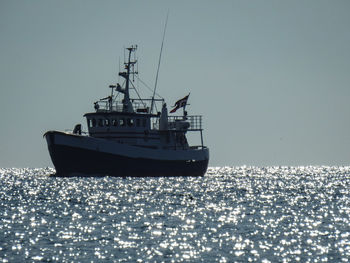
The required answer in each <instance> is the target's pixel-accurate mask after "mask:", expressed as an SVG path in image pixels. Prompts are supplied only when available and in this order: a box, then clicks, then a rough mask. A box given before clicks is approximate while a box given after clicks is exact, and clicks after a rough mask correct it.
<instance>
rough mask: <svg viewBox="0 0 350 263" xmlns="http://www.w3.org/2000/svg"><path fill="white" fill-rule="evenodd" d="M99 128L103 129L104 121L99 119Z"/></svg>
mask: <svg viewBox="0 0 350 263" xmlns="http://www.w3.org/2000/svg"><path fill="white" fill-rule="evenodd" d="M98 126H99V127H103V119H98Z"/></svg>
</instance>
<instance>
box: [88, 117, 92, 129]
mask: <svg viewBox="0 0 350 263" xmlns="http://www.w3.org/2000/svg"><path fill="white" fill-rule="evenodd" d="M87 121H88V127H89V128H91V125H92V123H91V119H88V120H87Z"/></svg>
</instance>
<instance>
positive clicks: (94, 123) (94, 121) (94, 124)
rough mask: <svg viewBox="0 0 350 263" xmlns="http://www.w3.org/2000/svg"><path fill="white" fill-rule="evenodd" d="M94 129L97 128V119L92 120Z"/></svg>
mask: <svg viewBox="0 0 350 263" xmlns="http://www.w3.org/2000/svg"><path fill="white" fill-rule="evenodd" d="M92 127H96V119H92Z"/></svg>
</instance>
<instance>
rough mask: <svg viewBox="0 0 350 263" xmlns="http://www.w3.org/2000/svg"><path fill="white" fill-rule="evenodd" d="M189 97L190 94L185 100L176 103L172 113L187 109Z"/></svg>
mask: <svg viewBox="0 0 350 263" xmlns="http://www.w3.org/2000/svg"><path fill="white" fill-rule="evenodd" d="M188 96H190V94H188V95H187V96H186V97H184V98H182V99H180V100H178V101H177V102H175V105H174V106H173V107H175V108H174V109H172V110H171V111H170V113H174V112H175V111H177V109H179V108H182V107H185V106H186V105H187V100H188Z"/></svg>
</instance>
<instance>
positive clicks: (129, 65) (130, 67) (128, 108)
mask: <svg viewBox="0 0 350 263" xmlns="http://www.w3.org/2000/svg"><path fill="white" fill-rule="evenodd" d="M136 49H137V46H136V45H135V46H131V47H129V48H127V50H128V51H129V56H128V61H127V62H124V65H125V69H126V72H119V76H122V77H123V78H125V89H124V90H121V89H120V88H119V89H118V88H117V90H118V91H119V92H122V93H124V99H123V112H134V109H133V107H132V103H131V101H130V95H129V86H130V74H137V72H135V71H134V65H135V64H136V62H137V61H136V60H133V61H132V60H131V53H132V52H135V51H136Z"/></svg>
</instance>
